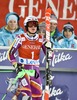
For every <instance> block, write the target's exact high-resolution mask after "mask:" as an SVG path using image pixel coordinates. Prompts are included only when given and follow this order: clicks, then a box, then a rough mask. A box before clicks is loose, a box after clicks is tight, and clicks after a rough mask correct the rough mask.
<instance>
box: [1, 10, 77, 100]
mask: <svg viewBox="0 0 77 100" xmlns="http://www.w3.org/2000/svg"><path fill="white" fill-rule="evenodd" d="M19 20H20V18H19V16H18V14H17V13H15V12H12V13H8V14H7V15H6V17H5V21H6V25H5V26H3V27H2V28H1V29H0V46H10V49H9V51H8V59H9V61H10V62H11V64H12V65H13V66H14V68H15V70H16V73H18V72H21V71H22V69H23V68H24V69H25V70H32V71H34V72H35V74H34V76H33V77H32V76H29V75H28V74H24V76H23V77H21V78H20V79H19V85H18V88H17V90H16V93H15V95H14V97H13V98H12V100H17V97H18V95H19V94H20V92H21V93H22V95H23V97H22V100H42V83H41V78H40V71H39V56H40V51H41V48H42V49H43V51H44V53H45V48H46V45H45V44H46V43H47V42H46V40H45V35H46V30H45V27H46V25H45V22H42V23H40V24H39V21H38V19H37V17H35V16H28V17H26V19H25V20H24V27H25V30H23V29H22V28H21V27H20V25H19ZM57 26H58V20H57V17H56V16H55V15H54V14H51V16H50V42H51V43H53V48H77V36H76V35H75V33H74V27H73V25H72V24H71V23H70V22H67V23H65V24H64V26H63V29H62V32H59V30H58V27H57ZM25 31H26V32H25ZM16 51H18V56H19V62H17V61H16V58H15V53H16Z"/></svg>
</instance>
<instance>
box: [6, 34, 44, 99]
mask: <svg viewBox="0 0 77 100" xmlns="http://www.w3.org/2000/svg"><path fill="white" fill-rule="evenodd" d="M43 41H44V38H43V36H41V35H39V34H35V35H34V36H33V37H30V36H29V35H28V34H26V33H24V34H21V35H19V36H17V37H16V39H15V40H14V43H13V45H12V46H11V48H10V49H9V55H8V57H9V60H10V62H11V63H13V62H16V57H15V53H16V51H17V50H18V58H19V63H21V64H24V69H28V70H30V69H32V70H36V72H37V73H38V74H39V77H38V78H35V77H32V76H28V75H27V74H25V75H24V77H23V78H21V79H19V80H20V82H19V90H20V91H21V93H22V94H23V95H28V96H30V97H31V96H32V100H42V99H41V98H42V83H41V78H40V72H39V56H40V50H41V48H42V47H43Z"/></svg>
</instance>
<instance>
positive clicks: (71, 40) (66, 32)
mask: <svg viewBox="0 0 77 100" xmlns="http://www.w3.org/2000/svg"><path fill="white" fill-rule="evenodd" d="M57 43H58V45H57V48H77V36H76V35H75V33H74V27H73V25H72V24H71V23H70V22H68V23H66V24H65V25H64V26H63V31H62V36H61V37H59V38H57Z"/></svg>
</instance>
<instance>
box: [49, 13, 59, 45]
mask: <svg viewBox="0 0 77 100" xmlns="http://www.w3.org/2000/svg"><path fill="white" fill-rule="evenodd" d="M57 25H58V21H57V17H56V16H55V15H54V14H51V16H50V37H51V42H53V44H54V45H56V42H55V40H56V38H58V37H60V36H61V33H60V32H59V30H58V28H57Z"/></svg>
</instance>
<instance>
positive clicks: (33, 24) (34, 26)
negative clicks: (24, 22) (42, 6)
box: [28, 21, 38, 34]
mask: <svg viewBox="0 0 77 100" xmlns="http://www.w3.org/2000/svg"><path fill="white" fill-rule="evenodd" d="M37 26H38V22H36V21H30V22H28V30H29V32H31V33H33V34H34V33H35V32H36V31H37Z"/></svg>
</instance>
